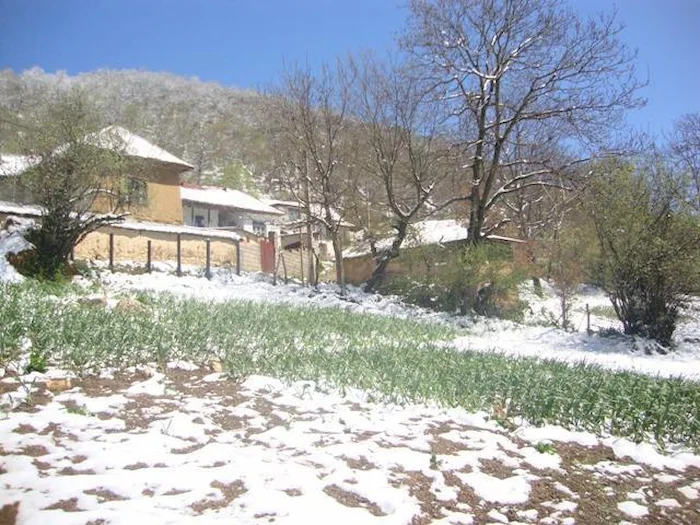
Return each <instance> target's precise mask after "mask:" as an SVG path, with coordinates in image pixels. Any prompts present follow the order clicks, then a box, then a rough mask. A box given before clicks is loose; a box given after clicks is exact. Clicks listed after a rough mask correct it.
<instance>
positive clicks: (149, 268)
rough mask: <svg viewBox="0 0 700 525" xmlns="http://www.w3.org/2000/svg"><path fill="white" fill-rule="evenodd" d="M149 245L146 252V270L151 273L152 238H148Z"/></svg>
mask: <svg viewBox="0 0 700 525" xmlns="http://www.w3.org/2000/svg"><path fill="white" fill-rule="evenodd" d="M147 246H148V248H147V250H148V253H147V254H146V271H147V272H148V273H151V240H150V239H149V240H148V243H147Z"/></svg>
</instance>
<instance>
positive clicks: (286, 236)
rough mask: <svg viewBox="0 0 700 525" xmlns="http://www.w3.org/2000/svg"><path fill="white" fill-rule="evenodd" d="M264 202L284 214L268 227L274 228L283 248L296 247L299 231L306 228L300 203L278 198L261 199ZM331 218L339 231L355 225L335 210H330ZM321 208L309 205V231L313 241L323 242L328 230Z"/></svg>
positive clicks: (325, 239) (328, 238) (344, 230)
mask: <svg viewBox="0 0 700 525" xmlns="http://www.w3.org/2000/svg"><path fill="white" fill-rule="evenodd" d="M262 201H263V202H265V204H268V205H270V206H273V207H274V208H276V209H278V210H280V211H281V212H283V213H284V215H282V216H280V217H277V218H276V219H274V221H273V223H272V224H271V225H270V226H269V228H270V229H273V228H274V231H276V232H277V234H278V235H279V237H280V241H281V243H282V247H283V248H298V246H299V243H300V236H299V235H300V232H304V233H305V229H306V217H305V216H304V210H303V209H302V205H301V204H300V203H299V202H297V201H285V200H278V199H269V198H264V199H262ZM331 216H332V220H333V222H335V223H339V224H340V228H341V231H342V232H343V233H344V234H345V232H346V231H348V230H350V229H352V228H354V227H355V226H354V225H353V224H351V223H349V222H347V221H344V220H343V219H342V218H341V216H340V214H339V213H338V212H336V211H335V210H331ZM322 217H323V209H322V208H321V206H320V205H318V204H312V205H311V221H312V224H311V232H312V236H313V240H314V243H320V244H325V243H327V242H328V241H329V240H330V237H329V236H328V232H327V231H326V228H325V226H324V225H323V222H324V221H323V220H322Z"/></svg>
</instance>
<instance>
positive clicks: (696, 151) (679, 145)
mask: <svg viewBox="0 0 700 525" xmlns="http://www.w3.org/2000/svg"><path fill="white" fill-rule="evenodd" d="M671 151H672V153H673V155H674V157H675V160H676V161H677V163H678V168H679V169H680V170H681V172H682V173H683V175H685V176H686V177H687V188H688V198H689V200H690V201H691V202H692V203H693V205H694V206H695V207H696V209H698V210H700V113H689V114H687V115H684V116H683V117H681V118H680V120H678V122H676V126H675V129H674V132H673V134H672V135H671Z"/></svg>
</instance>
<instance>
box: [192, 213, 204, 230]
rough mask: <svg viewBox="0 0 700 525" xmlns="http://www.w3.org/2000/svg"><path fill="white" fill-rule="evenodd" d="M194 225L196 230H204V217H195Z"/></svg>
mask: <svg viewBox="0 0 700 525" xmlns="http://www.w3.org/2000/svg"><path fill="white" fill-rule="evenodd" d="M194 225H195V226H197V227H198V228H204V215H195V216H194Z"/></svg>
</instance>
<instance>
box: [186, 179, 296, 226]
mask: <svg viewBox="0 0 700 525" xmlns="http://www.w3.org/2000/svg"><path fill="white" fill-rule="evenodd" d="M180 198H181V199H182V211H183V215H184V222H185V224H186V225H189V226H198V227H202V228H222V229H227V230H242V231H246V232H248V233H253V234H255V235H258V236H261V237H265V236H267V234H268V231H270V230H269V229H268V226H269V224H270V223H271V222H272V221H273V220H274V219H276V218H278V217H281V216H283V215H284V212H283V211H280V210H278V209H276V208H274V207H272V206H270V205H268V204H266V203H264V202H262V201H260V200H258V199H256V198H255V197H253V196H252V195H248V194H247V193H243V192H242V191H238V190H232V189H228V188H219V187H214V186H194V185H191V184H184V183H183V184H182V186H181V187H180Z"/></svg>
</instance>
